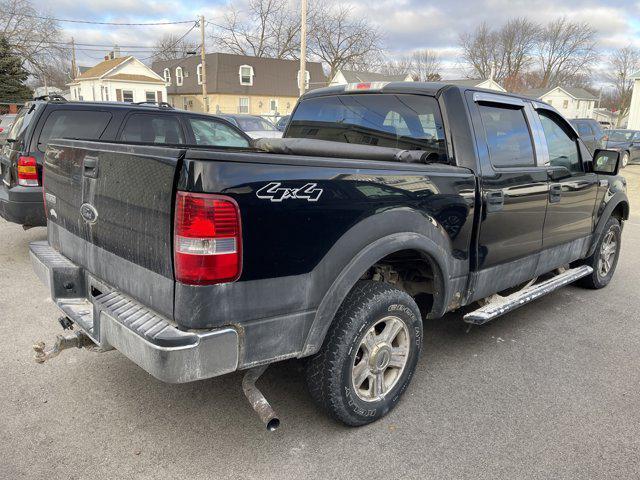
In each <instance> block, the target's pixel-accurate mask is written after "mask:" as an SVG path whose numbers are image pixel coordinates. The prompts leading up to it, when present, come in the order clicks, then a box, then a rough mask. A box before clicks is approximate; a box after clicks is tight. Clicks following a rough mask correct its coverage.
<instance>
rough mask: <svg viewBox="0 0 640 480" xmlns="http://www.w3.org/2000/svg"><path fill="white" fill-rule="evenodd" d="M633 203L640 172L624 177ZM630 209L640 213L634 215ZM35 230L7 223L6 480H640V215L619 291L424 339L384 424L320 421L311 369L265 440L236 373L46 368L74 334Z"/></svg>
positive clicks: (1, 474) (268, 379)
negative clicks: (43, 268)
mask: <svg viewBox="0 0 640 480" xmlns="http://www.w3.org/2000/svg"><path fill="white" fill-rule="evenodd" d="M626 170H627V171H626V175H627V177H628V179H629V184H630V188H629V190H630V192H631V193H632V196H633V198H632V202H633V203H634V204H638V203H637V202H636V201H634V200H635V198H638V197H640V190H639V188H638V186H639V185H640V183H639V180H640V167H635V166H633V167H629V168H627V169H626ZM632 208H633V205H632ZM43 238H45V230H44V229H42V228H40V229H33V230H30V231H27V232H23V231H22V229H21V228H20V227H18V226H15V225H12V224H8V223H5V222H2V221H0V245H1V252H0V265H2V267H0V272H2V274H1V275H0V312H2V314H3V318H2V322H1V323H0V329H1V330H0V362H2V365H3V367H2V369H0V385H1V386H2V392H1V393H0V408H1V411H2V416H1V417H0V438H1V441H0V478H3V479H4V478H6V479H22V478H52V479H58V478H73V479H85V478H100V479H102V478H109V479H112V478H126V479H131V478H135V479H147V478H148V479H159V478H172V479H197V478H207V479H209V478H255V479H270V478H277V479H285V478H292V479H304V478H322V479H325V478H367V477H371V478H394V479H396V478H403V479H409V478H421V479H424V478H438V479H449V478H451V479H462V478H470V479H471V478H472V479H484V478H487V479H503V478H504V479H523V478H540V479H549V478H554V479H560V478H568V479H569V478H570V479H577V478H580V479H583V478H584V479H600V478H624V479H632V478H633V479H637V478H638V476H639V472H640V465H639V463H640V461H639V458H640V389H639V387H640V368H638V367H639V366H640V323H639V320H640V297H639V296H638V294H637V292H638V290H637V285H638V284H639V283H640V256H638V255H637V253H636V252H635V247H636V246H637V245H639V244H640V243H639V242H640V216H638V217H635V218H633V219H632V220H631V221H629V222H627V225H626V226H625V231H624V236H623V245H624V246H623V253H622V257H621V259H620V262H619V265H618V271H617V274H616V276H615V278H614V279H613V281H612V283H611V285H610V286H609V287H608V288H606V289H604V290H600V291H588V290H583V289H580V288H577V287H573V286H570V287H567V288H565V289H562V290H560V291H557V292H555V293H553V294H551V295H549V296H547V297H546V298H545V299H542V300H539V301H537V302H535V303H533V304H530V305H527V306H525V307H523V308H521V309H519V310H517V311H515V312H513V313H512V314H510V315H508V316H506V317H503V318H500V319H498V320H496V321H494V322H492V323H490V324H488V325H485V326H482V327H472V328H469V326H468V325H466V324H465V323H463V322H462V319H461V315H460V314H452V315H449V316H447V317H446V318H445V319H441V320H439V321H429V322H427V323H426V325H425V340H426V344H425V354H424V355H423V357H422V358H421V361H420V363H419V365H418V371H417V374H416V375H415V376H414V379H413V382H412V384H411V386H410V388H409V389H408V391H407V393H406V395H405V397H404V399H403V400H402V401H401V402H400V404H399V406H398V408H396V409H395V410H394V411H393V412H392V413H391V414H390V415H388V416H387V417H385V418H384V419H383V420H381V421H379V422H377V423H376V424H374V425H370V426H367V427H363V428H359V429H349V428H345V427H343V426H341V425H339V424H336V423H335V422H333V421H331V420H330V419H328V418H326V417H325V416H324V415H323V414H322V413H320V412H318V411H317V410H316V409H315V407H314V406H313V405H312V403H311V400H310V398H309V396H308V395H307V393H306V391H305V388H304V378H303V375H302V370H301V365H300V364H299V363H297V362H285V363H282V364H278V365H275V366H272V367H270V369H269V370H268V371H267V373H266V374H265V377H264V378H263V379H261V380H260V382H259V386H260V387H261V388H262V389H263V391H264V392H265V394H266V395H267V397H268V398H269V399H270V400H271V402H272V404H273V406H274V407H275V408H276V409H277V411H278V413H279V414H280V416H281V418H282V421H283V424H282V427H281V428H280V429H279V430H278V431H276V432H275V433H267V432H266V431H265V430H263V428H262V426H261V424H260V423H259V421H258V419H257V417H256V416H255V415H254V414H253V412H252V410H251V409H250V407H249V405H248V404H247V402H246V401H245V399H244V397H243V395H242V389H241V387H240V380H241V376H240V375H239V374H233V375H228V376H225V377H221V378H216V379H211V380H206V381H201V382H196V383H192V384H186V385H166V384H163V383H161V382H159V381H157V380H155V379H153V378H152V377H150V376H149V375H148V374H146V373H145V372H144V371H143V370H141V369H140V368H138V367H137V366H136V365H134V364H133V363H131V362H130V361H129V360H127V359H126V358H125V357H123V356H122V355H120V354H119V353H118V352H109V353H105V354H95V353H90V352H86V351H80V350H73V351H68V352H64V353H63V354H62V355H61V356H60V357H59V358H57V359H55V360H54V361H52V362H51V363H48V364H45V365H36V364H35V363H34V362H33V361H32V359H31V358H32V352H31V350H30V349H31V345H32V343H33V342H34V341H35V340H38V339H44V340H51V339H52V338H53V336H54V335H55V334H56V333H59V331H60V328H59V326H58V325H57V322H56V318H57V317H58V312H57V309H56V308H55V307H54V305H53V304H52V303H51V301H50V300H48V298H47V297H48V293H47V291H46V290H45V288H44V287H43V286H42V285H41V284H40V282H39V281H38V280H37V278H36V277H35V275H34V274H33V273H32V270H31V266H30V264H29V258H28V254H27V250H28V243H29V242H30V241H32V240H37V239H43Z"/></svg>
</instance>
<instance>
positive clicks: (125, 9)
mask: <svg viewBox="0 0 640 480" xmlns="http://www.w3.org/2000/svg"><path fill="white" fill-rule="evenodd" d="M33 1H34V4H35V6H36V8H38V9H39V10H41V11H43V12H48V13H49V14H51V15H52V16H54V17H57V18H61V19H77V20H91V21H103V22H162V21H178V20H190V19H195V18H196V17H197V16H198V15H200V14H203V15H205V16H206V18H207V20H208V21H210V22H212V23H215V22H216V21H217V20H220V19H221V18H222V16H223V14H224V11H225V6H226V5H227V1H225V0H210V1H206V2H205V1H175V0H169V1H154V0H137V1H131V0H92V1H89V2H78V0H33ZM242 1H245V0H235V3H236V4H238V3H241V2H242ZM348 3H350V4H352V5H353V12H354V14H355V15H362V16H366V17H367V18H369V19H370V20H371V21H372V22H374V23H375V24H377V25H378V26H379V27H380V29H381V30H382V32H383V33H384V36H385V44H386V47H387V49H388V51H389V52H390V53H391V55H400V54H402V53H406V52H410V51H411V50H415V49H420V48H432V49H436V50H438V51H440V52H441V53H442V55H443V58H444V59H445V67H446V71H445V77H454V76H458V75H460V74H461V73H462V72H461V70H460V65H459V63H458V62H457V61H456V57H457V53H458V50H457V42H458V36H459V35H460V33H462V32H468V31H472V30H473V29H474V28H475V27H476V26H477V25H478V24H479V23H480V22H482V21H487V22H491V23H496V24H501V23H504V22H506V21H507V20H508V19H509V18H512V17H518V16H524V17H527V18H529V19H531V20H534V21H538V22H545V21H548V20H550V19H553V18H556V17H559V16H566V17H568V18H570V19H572V20H575V21H586V22H588V23H590V24H591V25H592V26H593V27H594V28H595V29H596V30H597V32H598V41H599V44H600V47H601V49H602V50H604V51H606V50H607V49H612V48H616V47H622V46H625V45H633V46H636V47H638V48H640V0H617V1H614V0H599V1H598V0H446V1H439V2H431V1H425V0H377V1H371V0H352V1H350V2H348ZM294 5H295V2H294ZM61 26H62V27H63V28H64V29H65V34H66V35H67V36H68V37H71V36H73V37H74V38H75V41H76V42H79V43H88V44H112V43H118V44H120V45H135V46H141V47H148V46H151V45H153V43H154V41H155V40H156V39H157V38H159V37H161V36H162V35H163V34H165V33H169V32H172V33H175V34H178V35H182V34H183V33H184V32H186V31H187V29H188V28H189V26H188V25H165V26H154V27H151V26H146V27H113V26H96V25H81V24H73V23H61ZM191 37H192V38H193V40H194V41H196V40H197V35H196V30H194V31H193V32H192V34H191ZM84 48H85V50H82V51H78V57H79V60H80V63H81V64H85V65H93V64H95V63H96V62H97V61H99V60H100V59H101V57H102V55H103V54H102V52H100V51H98V49H95V47H84ZM122 50H123V53H133V51H134V49H131V50H130V51H127V50H126V49H125V48H123V49H122ZM138 52H139V53H136V56H137V57H139V58H143V57H146V56H149V53H148V52H144V51H142V50H138Z"/></svg>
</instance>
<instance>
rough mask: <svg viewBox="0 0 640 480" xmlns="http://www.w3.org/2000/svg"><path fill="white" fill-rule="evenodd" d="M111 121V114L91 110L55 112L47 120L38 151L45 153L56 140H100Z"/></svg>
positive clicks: (39, 140) (41, 133)
mask: <svg viewBox="0 0 640 480" xmlns="http://www.w3.org/2000/svg"><path fill="white" fill-rule="evenodd" d="M110 120H111V114H110V113H109V112H99V111H98V112H96V111H90V110H66V109H65V110H54V111H53V112H51V113H50V114H49V116H48V117H47V119H46V120H45V123H44V126H43V127H42V131H41V132H40V138H39V139H38V150H40V151H41V152H44V151H45V149H46V147H47V143H48V142H49V141H50V140H52V139H54V138H73V139H78V140H98V139H99V138H100V136H101V135H102V132H104V130H105V128H107V125H108V124H109V121H110Z"/></svg>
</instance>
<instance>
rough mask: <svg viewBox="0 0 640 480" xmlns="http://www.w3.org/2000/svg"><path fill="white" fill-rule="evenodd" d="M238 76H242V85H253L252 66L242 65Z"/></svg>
mask: <svg viewBox="0 0 640 480" xmlns="http://www.w3.org/2000/svg"><path fill="white" fill-rule="evenodd" d="M238 75H239V76H240V85H253V67H252V66H251V65H242V66H241V67H240V71H239V72H238Z"/></svg>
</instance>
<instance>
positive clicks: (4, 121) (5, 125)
mask: <svg viewBox="0 0 640 480" xmlns="http://www.w3.org/2000/svg"><path fill="white" fill-rule="evenodd" d="M15 119H16V114H15V113H7V114H5V115H0V146H2V145H4V144H5V143H6V141H7V135H8V134H9V130H10V129H11V125H13V122H14V120H15Z"/></svg>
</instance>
